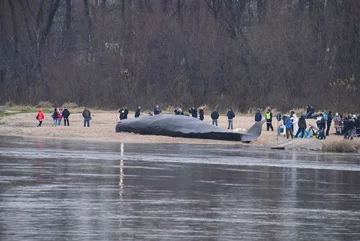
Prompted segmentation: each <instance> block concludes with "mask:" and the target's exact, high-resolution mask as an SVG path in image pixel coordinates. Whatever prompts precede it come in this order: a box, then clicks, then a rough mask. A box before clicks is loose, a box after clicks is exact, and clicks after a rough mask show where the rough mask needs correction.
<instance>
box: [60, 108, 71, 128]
mask: <svg viewBox="0 0 360 241" xmlns="http://www.w3.org/2000/svg"><path fill="white" fill-rule="evenodd" d="M62 116H63V118H64V126H66V124H67V126H70V124H69V116H70V112H69V110H68V109H67V108H66V107H65V109H64V111H63V113H62Z"/></svg>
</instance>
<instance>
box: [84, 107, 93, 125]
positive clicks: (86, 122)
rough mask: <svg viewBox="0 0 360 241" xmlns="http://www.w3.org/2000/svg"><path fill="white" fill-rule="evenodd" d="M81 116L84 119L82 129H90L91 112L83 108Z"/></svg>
mask: <svg viewBox="0 0 360 241" xmlns="http://www.w3.org/2000/svg"><path fill="white" fill-rule="evenodd" d="M82 116H83V117H84V127H86V126H87V127H90V120H91V112H90V111H89V110H88V108H87V107H85V108H84V111H83V113H82Z"/></svg>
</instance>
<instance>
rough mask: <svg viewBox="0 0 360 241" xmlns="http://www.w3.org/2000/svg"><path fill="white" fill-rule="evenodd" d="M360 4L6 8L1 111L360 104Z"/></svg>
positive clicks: (207, 1) (186, 1) (41, 4)
mask: <svg viewBox="0 0 360 241" xmlns="http://www.w3.org/2000/svg"><path fill="white" fill-rule="evenodd" d="M359 90H360V1H355V0H0V94H1V95H0V103H5V102H7V101H12V102H14V103H19V104H36V103H38V102H39V101H50V102H52V103H54V104H62V103H64V102H75V103H78V104H79V105H89V106H96V107H102V108H115V107H120V106H123V105H127V106H128V107H130V108H134V107H135V106H137V105H142V106H143V107H145V108H150V107H151V106H153V105H154V104H160V105H162V106H165V105H173V106H183V107H184V108H185V107H189V106H192V105H195V106H199V105H203V104H206V105H208V106H210V107H211V106H217V105H219V106H220V107H221V108H227V107H233V108H234V109H236V110H239V111H246V110H248V108H251V107H262V108H263V107H266V106H271V107H275V108H278V109H283V110H288V109H290V108H293V107H304V106H305V105H306V104H312V105H314V106H315V107H316V108H322V109H333V110H340V109H345V110H349V111H350V110H351V111H354V110H356V108H357V103H360V97H359V94H358V92H359Z"/></svg>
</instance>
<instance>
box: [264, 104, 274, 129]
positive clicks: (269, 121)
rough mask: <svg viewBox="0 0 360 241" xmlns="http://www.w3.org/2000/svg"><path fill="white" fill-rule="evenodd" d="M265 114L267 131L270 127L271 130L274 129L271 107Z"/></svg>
mask: <svg viewBox="0 0 360 241" xmlns="http://www.w3.org/2000/svg"><path fill="white" fill-rule="evenodd" d="M265 116H266V131H269V130H270V129H271V131H274V127H273V125H272V113H271V110H270V109H268V110H267V112H266V113H265Z"/></svg>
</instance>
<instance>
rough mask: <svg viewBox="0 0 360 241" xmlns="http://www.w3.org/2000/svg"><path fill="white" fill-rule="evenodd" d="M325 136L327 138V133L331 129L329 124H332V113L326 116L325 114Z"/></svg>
mask: <svg viewBox="0 0 360 241" xmlns="http://www.w3.org/2000/svg"><path fill="white" fill-rule="evenodd" d="M325 119H326V136H329V132H330V127H331V122H332V119H333V116H332V112H331V111H329V112H328V113H327V114H326V118H325Z"/></svg>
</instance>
